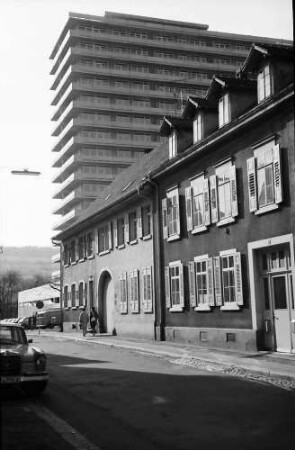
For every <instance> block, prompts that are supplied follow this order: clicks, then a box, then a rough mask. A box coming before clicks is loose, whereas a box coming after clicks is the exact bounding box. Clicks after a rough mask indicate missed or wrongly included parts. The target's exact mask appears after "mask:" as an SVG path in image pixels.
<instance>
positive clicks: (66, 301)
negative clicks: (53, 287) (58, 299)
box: [63, 286, 69, 308]
mask: <svg viewBox="0 0 295 450" xmlns="http://www.w3.org/2000/svg"><path fill="white" fill-rule="evenodd" d="M63 305H64V308H67V307H68V306H69V287H68V286H65V287H64V298H63Z"/></svg>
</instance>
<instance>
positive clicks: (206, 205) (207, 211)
mask: <svg viewBox="0 0 295 450" xmlns="http://www.w3.org/2000/svg"><path fill="white" fill-rule="evenodd" d="M203 195H204V224H205V225H210V222H211V221H210V200H209V180H208V178H204V187H203Z"/></svg>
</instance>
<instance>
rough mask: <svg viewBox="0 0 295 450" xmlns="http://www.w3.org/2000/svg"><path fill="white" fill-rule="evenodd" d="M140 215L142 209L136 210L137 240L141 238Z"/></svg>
mask: <svg viewBox="0 0 295 450" xmlns="http://www.w3.org/2000/svg"><path fill="white" fill-rule="evenodd" d="M142 214H143V208H138V211H137V236H138V237H139V239H141V238H142Z"/></svg>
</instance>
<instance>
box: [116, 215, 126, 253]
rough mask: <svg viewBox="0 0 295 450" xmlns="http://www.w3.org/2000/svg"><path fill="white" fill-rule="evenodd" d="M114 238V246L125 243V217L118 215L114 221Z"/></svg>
mask: <svg viewBox="0 0 295 450" xmlns="http://www.w3.org/2000/svg"><path fill="white" fill-rule="evenodd" d="M116 238H117V239H116ZM115 239H116V247H120V246H123V245H124V244H125V219H124V217H120V218H118V219H117V221H116V227H115Z"/></svg>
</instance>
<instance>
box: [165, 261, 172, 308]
mask: <svg viewBox="0 0 295 450" xmlns="http://www.w3.org/2000/svg"><path fill="white" fill-rule="evenodd" d="M165 298H166V308H170V307H171V297H170V271H169V266H166V267H165Z"/></svg>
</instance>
